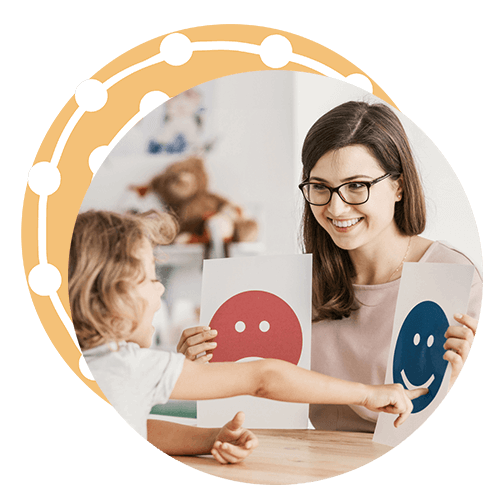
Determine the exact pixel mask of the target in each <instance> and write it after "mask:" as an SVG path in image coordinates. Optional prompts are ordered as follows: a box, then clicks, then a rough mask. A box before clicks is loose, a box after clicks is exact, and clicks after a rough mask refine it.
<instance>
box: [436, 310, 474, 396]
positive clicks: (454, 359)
mask: <svg viewBox="0 0 500 500" xmlns="http://www.w3.org/2000/svg"><path fill="white" fill-rule="evenodd" d="M454 317H455V319H456V320H457V321H458V322H459V323H460V324H461V326H450V327H448V330H446V333H445V334H444V336H445V337H446V339H447V340H446V342H445V343H444V348H445V349H446V352H445V353H444V356H443V358H444V359H445V360H446V361H449V362H450V364H451V377H450V386H449V389H451V388H452V386H453V384H454V383H455V381H456V380H457V377H458V374H459V373H460V372H461V370H462V367H463V366H464V363H465V360H466V359H467V356H468V355H469V352H470V348H471V346H472V341H473V340H474V336H475V335H476V329H477V319H474V318H471V317H470V316H467V314H455V316H454Z"/></svg>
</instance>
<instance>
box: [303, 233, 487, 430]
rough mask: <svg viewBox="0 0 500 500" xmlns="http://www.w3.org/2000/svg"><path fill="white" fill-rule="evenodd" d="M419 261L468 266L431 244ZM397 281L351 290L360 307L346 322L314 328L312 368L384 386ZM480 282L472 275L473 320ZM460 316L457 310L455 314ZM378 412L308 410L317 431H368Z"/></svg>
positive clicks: (457, 255)
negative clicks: (353, 291) (360, 304)
mask: <svg viewBox="0 0 500 500" xmlns="http://www.w3.org/2000/svg"><path fill="white" fill-rule="evenodd" d="M419 262H437V263H449V264H471V265H472V262H471V261H470V260H469V259H468V258H467V257H466V256H465V255H463V254H462V253H460V252H459V251H457V250H454V249H452V248H450V247H448V246H446V245H444V244H443V243H440V242H437V241H435V242H434V243H432V245H431V246H430V247H429V248H428V249H427V251H426V252H425V254H424V255H423V257H422V258H421V259H420V261H419ZM399 284H400V280H399V279H398V280H395V281H392V282H390V283H384V284H382V285H354V287H355V293H356V297H357V298H358V299H359V301H360V302H361V303H362V304H366V306H371V307H365V306H362V307H361V308H360V309H358V310H356V311H354V312H353V313H352V314H351V316H350V317H349V318H344V319H342V320H337V321H333V320H325V321H321V322H319V323H315V324H313V328H312V350H311V369H312V370H314V371H317V372H320V373H325V374H327V375H330V376H332V377H337V378H340V379H344V380H352V381H356V382H362V383H365V384H383V383H384V380H385V372H386V368H387V360H388V355H389V346H390V343H391V336H392V327H393V322H394V314H395V311H396V299H397V296H398V290H399ZM481 296H482V278H481V277H480V275H479V273H478V272H477V269H476V271H475V273H474V278H473V281H472V288H471V293H470V297H469V307H468V311H467V314H469V315H470V316H472V317H474V318H478V316H479V309H480V306H481ZM457 312H459V311H457ZM377 415H378V414H377V413H375V412H372V411H369V410H367V409H366V408H363V407H359V406H352V407H351V406H346V405H310V409H309V417H310V419H311V422H312V424H313V425H314V427H316V428H317V429H326V430H337V431H355V432H373V431H374V430H375V424H376V421H377Z"/></svg>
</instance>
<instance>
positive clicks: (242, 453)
mask: <svg viewBox="0 0 500 500" xmlns="http://www.w3.org/2000/svg"><path fill="white" fill-rule="evenodd" d="M244 420H245V414H244V413H243V412H242V411H240V412H238V413H237V414H236V415H235V416H234V418H233V420H231V422H228V423H227V424H226V425H225V426H224V427H222V429H221V430H220V431H219V432H218V433H217V434H216V436H215V441H214V445H213V447H212V455H213V456H214V458H215V459H216V460H217V461H218V462H219V463H221V464H236V463H238V462H241V461H242V460H244V459H245V458H246V457H248V455H250V453H252V451H253V449H254V448H256V447H257V445H258V444H259V441H258V439H257V436H256V435H255V434H254V433H253V432H252V431H249V430H248V429H244V428H243V427H242V425H243V422H244Z"/></svg>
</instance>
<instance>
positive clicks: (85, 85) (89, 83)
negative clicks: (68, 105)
mask: <svg viewBox="0 0 500 500" xmlns="http://www.w3.org/2000/svg"><path fill="white" fill-rule="evenodd" d="M75 99H76V102H77V104H78V106H80V108H82V109H83V110H84V111H90V112H93V111H98V110H100V109H101V108H102V107H103V106H104V105H105V104H106V102H107V100H108V91H107V90H106V89H105V87H104V85H103V84H102V83H101V82H100V81H98V80H93V79H90V80H85V81H83V82H82V83H80V85H78V87H77V88H76V91H75Z"/></svg>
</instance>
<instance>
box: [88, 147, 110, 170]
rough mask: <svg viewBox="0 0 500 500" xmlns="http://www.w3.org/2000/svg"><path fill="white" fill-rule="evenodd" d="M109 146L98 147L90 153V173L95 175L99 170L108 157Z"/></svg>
mask: <svg viewBox="0 0 500 500" xmlns="http://www.w3.org/2000/svg"><path fill="white" fill-rule="evenodd" d="M108 153H109V146H99V147H98V148H95V149H94V151H92V153H90V155H89V168H90V170H92V173H93V174H94V175H95V174H96V172H97V171H98V170H99V169H100V168H101V165H102V164H103V162H104V160H105V159H106V157H107V156H108Z"/></svg>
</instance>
